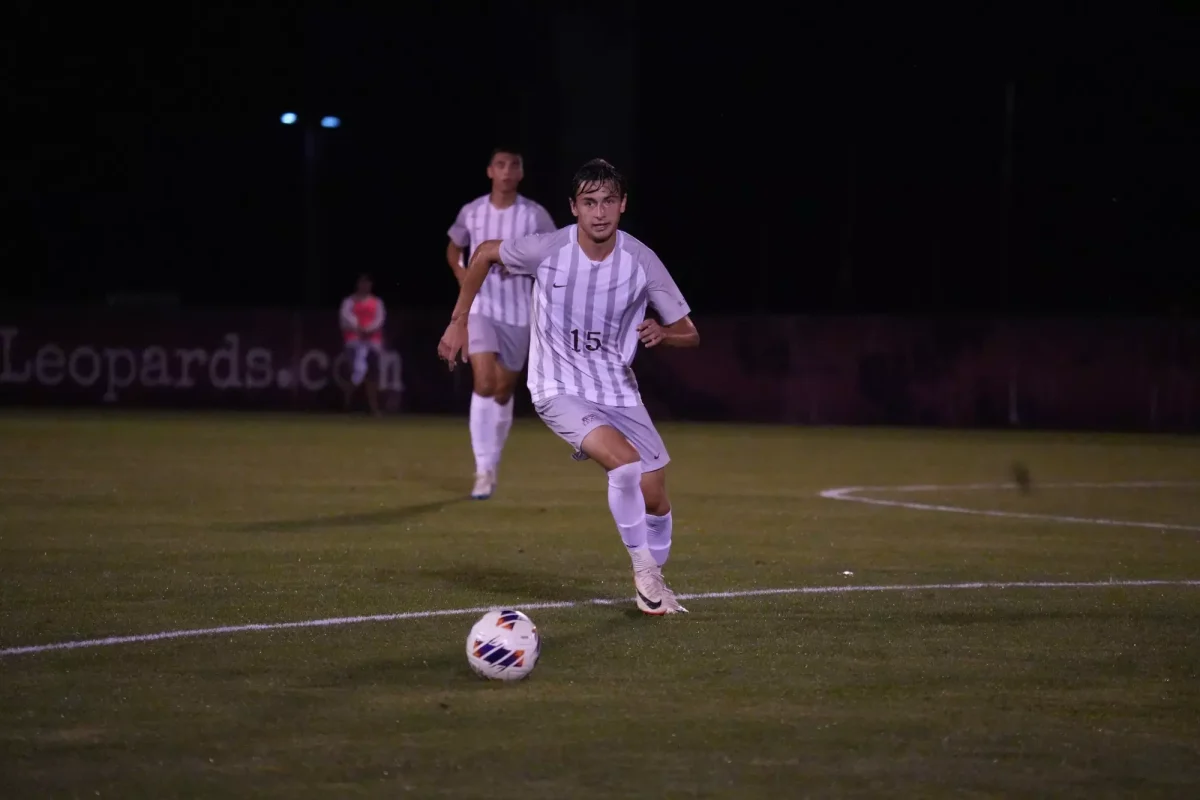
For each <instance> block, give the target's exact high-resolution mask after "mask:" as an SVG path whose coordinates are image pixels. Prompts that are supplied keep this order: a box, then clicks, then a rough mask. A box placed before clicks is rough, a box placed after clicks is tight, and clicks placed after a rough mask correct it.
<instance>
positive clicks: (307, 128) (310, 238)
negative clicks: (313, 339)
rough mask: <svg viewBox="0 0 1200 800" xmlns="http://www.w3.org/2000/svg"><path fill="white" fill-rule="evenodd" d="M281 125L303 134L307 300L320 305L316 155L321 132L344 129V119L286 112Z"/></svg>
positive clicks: (282, 116) (281, 119)
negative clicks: (288, 126)
mask: <svg viewBox="0 0 1200 800" xmlns="http://www.w3.org/2000/svg"><path fill="white" fill-rule="evenodd" d="M279 121H280V122H282V123H283V124H284V125H294V126H296V127H297V128H299V129H300V131H301V132H302V133H303V134H304V260H305V269H304V273H305V297H306V299H307V301H308V302H309V303H311V304H315V303H318V302H320V291H321V267H320V264H319V260H318V254H317V240H316V228H317V197H316V195H317V179H316V172H317V155H318V151H319V149H320V148H319V146H318V145H319V140H320V139H321V138H322V134H321V131H320V129H319V128H318V126H317V124H316V123H317V122H318V121H319V122H320V128H325V129H327V130H328V129H332V128H340V127H341V126H342V120H341V117H317V116H315V115H309V114H305V115H304V121H303V122H301V120H300V115H299V114H296V113H295V112H292V111H285V112H284V113H283V114H280V115H279Z"/></svg>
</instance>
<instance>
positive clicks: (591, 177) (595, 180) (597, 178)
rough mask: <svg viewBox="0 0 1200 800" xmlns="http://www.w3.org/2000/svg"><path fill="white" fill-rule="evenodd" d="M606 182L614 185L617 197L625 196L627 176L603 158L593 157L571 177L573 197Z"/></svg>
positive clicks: (597, 187)
mask: <svg viewBox="0 0 1200 800" xmlns="http://www.w3.org/2000/svg"><path fill="white" fill-rule="evenodd" d="M605 184H608V185H610V186H612V189H613V191H614V192H616V195H617V197H624V196H625V176H624V175H622V174H621V173H620V172H618V171H617V168H616V167H614V166H613V165H612V164H610V163H608V162H607V161H605V160H604V159H603V158H593V159H592V160H591V161H589V162H587V163H586V164H584V165H583V166H582V167H580V168H579V170H578V171H577V172H576V173H575V177H574V178H572V179H571V199H572V200H574V199H575V198H576V197H579V195H580V194H585V193H587V192H594V191H596V190H597V189H599V188H600V187H601V186H604V185H605Z"/></svg>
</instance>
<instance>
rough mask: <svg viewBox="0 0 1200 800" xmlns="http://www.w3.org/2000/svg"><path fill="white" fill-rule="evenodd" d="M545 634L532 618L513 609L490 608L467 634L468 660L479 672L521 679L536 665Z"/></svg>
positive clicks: (493, 677) (502, 678) (491, 676)
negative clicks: (540, 633) (492, 609)
mask: <svg viewBox="0 0 1200 800" xmlns="http://www.w3.org/2000/svg"><path fill="white" fill-rule="evenodd" d="M541 652H542V637H541V636H539V635H538V629H537V626H536V625H534V624H533V620H531V619H530V618H529V617H527V616H525V615H524V614H522V613H521V612H520V611H514V610H512V609H497V610H495V611H489V612H487V613H486V614H484V615H483V616H482V617H480V618H479V621H478V622H476V623H475V626H474V627H473V628H471V635H470V636H468V637H467V663H468V664H470V665H471V669H473V670H474V671H475V674H476V675H480V676H482V677H484V678H488V679H489V680H494V681H519V680H521V679H522V678H526V677H528V676H529V673H531V672H533V668H534V667H535V666H537V661H538V656H539V655H541Z"/></svg>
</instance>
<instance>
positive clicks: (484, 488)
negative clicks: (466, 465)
mask: <svg viewBox="0 0 1200 800" xmlns="http://www.w3.org/2000/svg"><path fill="white" fill-rule="evenodd" d="M495 490H496V473H494V472H478V473H476V474H475V488H474V489H472V490H471V499H472V500H487V499H488V498H489V497H491V496H492V492H494V491H495Z"/></svg>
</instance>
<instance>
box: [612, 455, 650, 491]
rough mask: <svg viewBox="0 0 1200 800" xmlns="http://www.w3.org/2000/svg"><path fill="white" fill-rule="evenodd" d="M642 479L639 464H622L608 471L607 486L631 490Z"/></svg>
mask: <svg viewBox="0 0 1200 800" xmlns="http://www.w3.org/2000/svg"><path fill="white" fill-rule="evenodd" d="M641 479H642V465H641V463H640V462H633V463H630V464H622V465H620V466H619V467H613V468H612V469H610V470H609V471H608V484H609V485H610V486H612V487H614V488H616V489H625V490H628V489H633V488H634V487H636V486H637V485H638V482H639V481H641Z"/></svg>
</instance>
